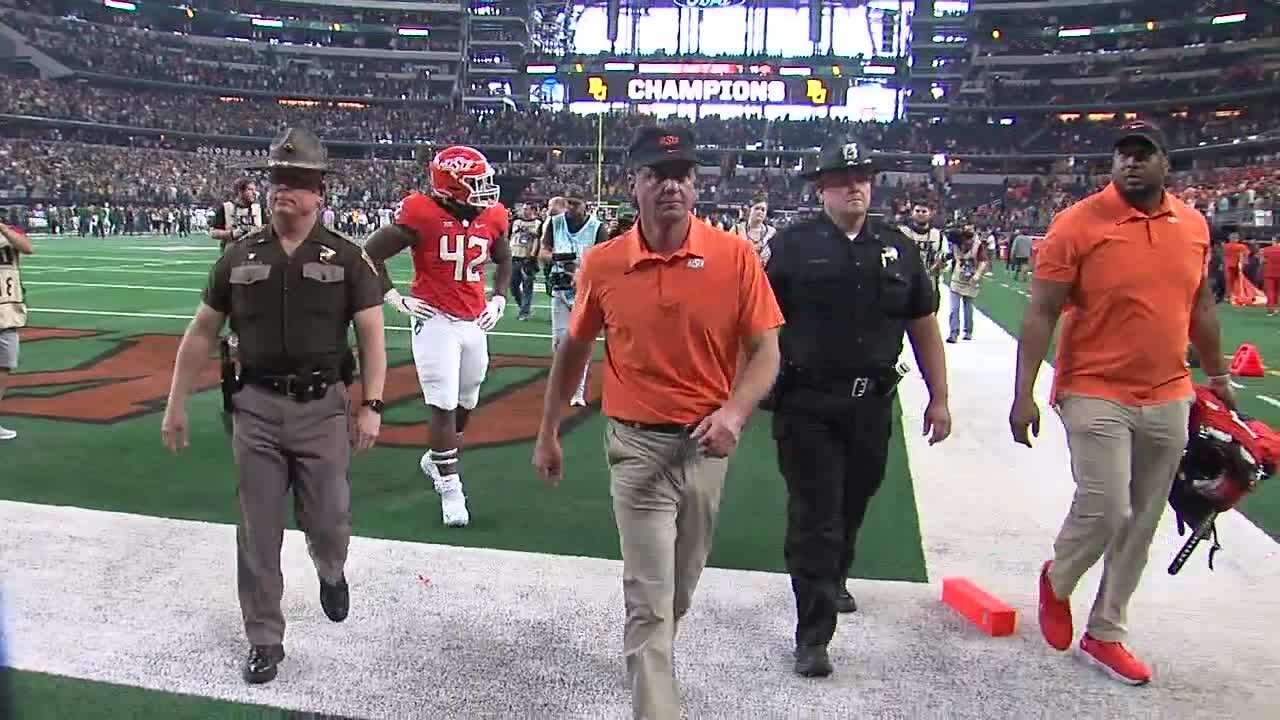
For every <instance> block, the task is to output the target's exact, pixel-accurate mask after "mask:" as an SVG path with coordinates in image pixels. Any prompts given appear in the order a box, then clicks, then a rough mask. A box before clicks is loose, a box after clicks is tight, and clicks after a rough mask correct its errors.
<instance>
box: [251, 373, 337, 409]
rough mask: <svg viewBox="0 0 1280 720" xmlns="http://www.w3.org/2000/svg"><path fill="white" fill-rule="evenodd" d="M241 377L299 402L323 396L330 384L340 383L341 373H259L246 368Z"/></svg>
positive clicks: (254, 384)
mask: <svg viewBox="0 0 1280 720" xmlns="http://www.w3.org/2000/svg"><path fill="white" fill-rule="evenodd" d="M240 379H241V381H243V382H244V383H245V384H246V385H253V386H256V387H260V388H263V389H265V390H270V391H272V392H274V393H276V394H277V395H284V396H286V397H291V398H293V399H294V400H297V401H298V402H308V401H311V400H319V399H321V398H323V397H324V396H325V395H326V394H327V393H328V392H329V386H331V385H336V384H338V379H339V375H338V371H337V370H317V371H314V372H309V373H297V374H288V375H278V374H270V373H259V372H257V371H254V370H250V369H248V368H245V369H244V370H243V371H242V372H241V374H240Z"/></svg>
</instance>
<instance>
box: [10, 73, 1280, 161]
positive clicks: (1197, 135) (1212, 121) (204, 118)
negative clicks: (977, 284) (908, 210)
mask: <svg viewBox="0 0 1280 720" xmlns="http://www.w3.org/2000/svg"><path fill="white" fill-rule="evenodd" d="M4 82H5V85H6V92H4V93H0V113H4V114H14V115H30V116H37V117H42V118H54V119H60V120H77V121H88V122H93V123H99V124H107V125H124V126H132V127H145V128H156V129H162V130H167V131H174V132H191V133H201V134H209V135H219V134H222V135H245V136H255V137H272V136H273V135H275V133H276V132H277V130H278V129H279V128H280V127H283V126H286V125H305V126H307V127H310V128H312V129H313V130H315V131H316V132H317V133H318V134H319V135H320V136H321V137H323V138H325V139H326V140H350V141H359V142H366V143H386V142H395V143H409V144H417V143H425V142H434V143H463V142H465V143H471V144H493V145H497V144H520V145H533V146H594V145H595V142H596V138H597V133H598V132H599V128H597V124H598V123H599V122H603V123H604V129H603V135H604V137H605V144H606V145H614V146H617V145H623V144H625V138H628V137H630V136H631V134H632V133H634V131H635V129H636V128H637V127H639V126H640V125H642V124H645V123H651V122H653V119H652V118H651V117H650V116H645V115H638V114H634V113H610V114H607V115H605V116H604V117H603V119H601V118H597V117H595V116H589V115H580V114H576V113H560V112H550V111H538V110H536V109H530V110H522V111H518V112H517V111H508V110H505V109H499V110H497V111H495V112H492V113H488V114H464V113H459V112H458V111H456V110H453V109H451V108H448V107H443V106H440V107H436V106H383V105H371V106H368V107H354V108H352V107H339V106H337V105H332V104H330V105H325V106H319V107H314V106H313V107H306V106H298V105H281V104H279V103H276V102H273V101H269V100H255V99H253V98H242V99H241V100H239V101H235V102H231V101H225V100H222V99H220V98H219V96H217V95H203V94H185V93H184V94H180V95H179V94H174V93H164V92H160V91H147V90H138V89H125V88H113V87H105V86H95V85H90V84H88V83H84V82H74V81H73V82H59V81H49V80H24V79H17V78H5V79H4ZM1157 119H1158V120H1159V122H1160V123H1161V125H1162V126H1163V127H1165V128H1166V132H1167V133H1168V134H1169V137H1170V141H1171V142H1172V143H1173V144H1174V145H1175V147H1189V146H1193V145H1195V144H1198V143H1200V142H1204V141H1216V142H1229V141H1231V140H1233V139H1236V138H1245V137H1248V136H1250V135H1256V134H1259V133H1261V132H1264V131H1267V130H1270V129H1274V128H1277V127H1280V104H1277V103H1275V102H1273V101H1258V102H1254V103H1250V105H1249V108H1248V112H1245V113H1242V114H1241V115H1240V116H1238V117H1216V116H1215V115H1214V114H1213V113H1198V112H1187V113H1186V116H1185V117H1168V116H1158V117H1157ZM1124 121H1125V119H1124V118H1123V117H1117V118H1114V119H1113V120H1112V121H1110V122H1093V121H1079V120H1073V121H1069V122H1068V121H1062V120H1060V119H1058V118H1057V117H1049V118H1048V119H1045V120H1043V121H1041V122H1040V123H1036V122H1034V121H1031V122H1028V124H1027V125H1022V124H1015V125H1012V126H1008V127H1000V128H999V129H998V131H997V132H993V129H992V127H991V126H990V125H989V124H988V123H987V122H986V121H985V119H982V118H980V117H977V116H967V115H964V114H959V115H956V116H954V117H952V118H951V119H949V121H948V122H945V123H939V124H930V123H927V122H924V121H922V120H915V121H905V120H904V121H901V122H896V123H877V122H853V121H848V120H844V119H840V118H836V119H830V118H818V119H805V120H791V119H781V120H776V121H767V120H764V119H762V118H744V117H737V118H720V117H715V116H705V117H703V118H701V119H700V120H699V121H698V126H697V127H698V141H699V143H700V144H702V145H705V146H708V147H718V148H770V149H798V150H803V149H812V148H814V147H815V146H817V145H818V144H820V143H821V141H822V139H823V138H828V137H832V136H834V135H837V134H847V135H856V136H858V137H860V138H863V141H864V142H865V143H866V144H867V145H869V146H871V147H873V148H876V149H878V150H883V151H900V152H913V153H939V152H945V153H952V154H974V155H990V154H1003V153H1010V152H1020V151H1021V152H1064V153H1076V152H1079V153H1085V152H1095V151H1097V150H1098V149H1099V148H1101V149H1102V151H1104V152H1105V151H1106V143H1107V141H1108V139H1109V137H1110V135H1111V133H1112V132H1113V130H1114V127H1115V126H1116V125H1117V124H1119V123H1122V122H1124Z"/></svg>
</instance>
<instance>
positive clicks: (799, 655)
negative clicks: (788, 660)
mask: <svg viewBox="0 0 1280 720" xmlns="http://www.w3.org/2000/svg"><path fill="white" fill-rule="evenodd" d="M795 654H796V674H797V675H800V676H803V677H826V676H828V675H830V674H831V670H832V668H831V658H830V657H829V656H828V655H827V646H826V645H797V646H796V652H795Z"/></svg>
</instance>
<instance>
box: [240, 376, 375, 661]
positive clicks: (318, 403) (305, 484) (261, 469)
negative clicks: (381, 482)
mask: <svg viewBox="0 0 1280 720" xmlns="http://www.w3.org/2000/svg"><path fill="white" fill-rule="evenodd" d="M235 397H236V399H235V407H236V411H235V430H234V434H233V436H232V442H231V447H232V449H233V450H234V452H235V458H236V465H237V466H238V467H239V484H238V485H237V489H236V494H237V495H238V496H239V498H240V525H239V528H238V530H237V533H236V569H237V572H236V583H237V589H238V591H239V594H240V612H241V614H242V615H243V617H244V630H245V635H246V636H247V637H248V639H249V642H250V643H252V644H254V645H275V644H278V643H280V642H282V641H283V640H284V626H285V622H284V613H283V612H282V611H281V608H280V600H281V597H282V595H283V594H284V577H283V576H282V575H281V572H280V547H281V545H282V543H283V541H284V528H285V520H286V518H285V500H286V497H287V496H288V494H289V491H290V490H292V491H293V511H294V519H295V520H296V521H297V523H298V527H299V529H301V530H302V531H303V533H305V534H306V538H307V550H308V552H309V553H310V555H311V559H312V561H313V562H314V563H315V566H316V572H317V574H318V575H319V576H320V577H321V578H323V579H324V580H325V582H330V583H335V582H337V581H339V580H341V579H342V577H343V567H344V566H345V565H346V562H347V547H348V545H349V543H350V541H351V485H350V483H349V481H348V479H347V466H348V463H349V462H350V454H351V450H350V444H349V443H350V440H349V435H348V430H347V388H346V386H344V385H341V384H339V385H334V386H332V387H330V388H329V391H328V394H327V395H326V396H325V397H324V398H322V399H319V400H312V401H311V402H306V403H299V402H296V401H294V400H292V399H290V398H285V397H282V396H280V395H276V394H274V393H272V392H270V391H268V390H262V389H260V388H257V387H254V386H252V385H247V386H245V388H244V389H243V390H241V391H240V392H238V393H236V396H235Z"/></svg>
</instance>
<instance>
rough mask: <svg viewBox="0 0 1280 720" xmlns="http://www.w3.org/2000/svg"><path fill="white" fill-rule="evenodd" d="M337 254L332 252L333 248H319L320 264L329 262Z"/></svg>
mask: <svg viewBox="0 0 1280 720" xmlns="http://www.w3.org/2000/svg"><path fill="white" fill-rule="evenodd" d="M337 254H338V253H336V252H334V249H333V248H328V247H322V248H320V262H322V263H328V262H331V261H332V260H333V258H334V256H335V255H337Z"/></svg>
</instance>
